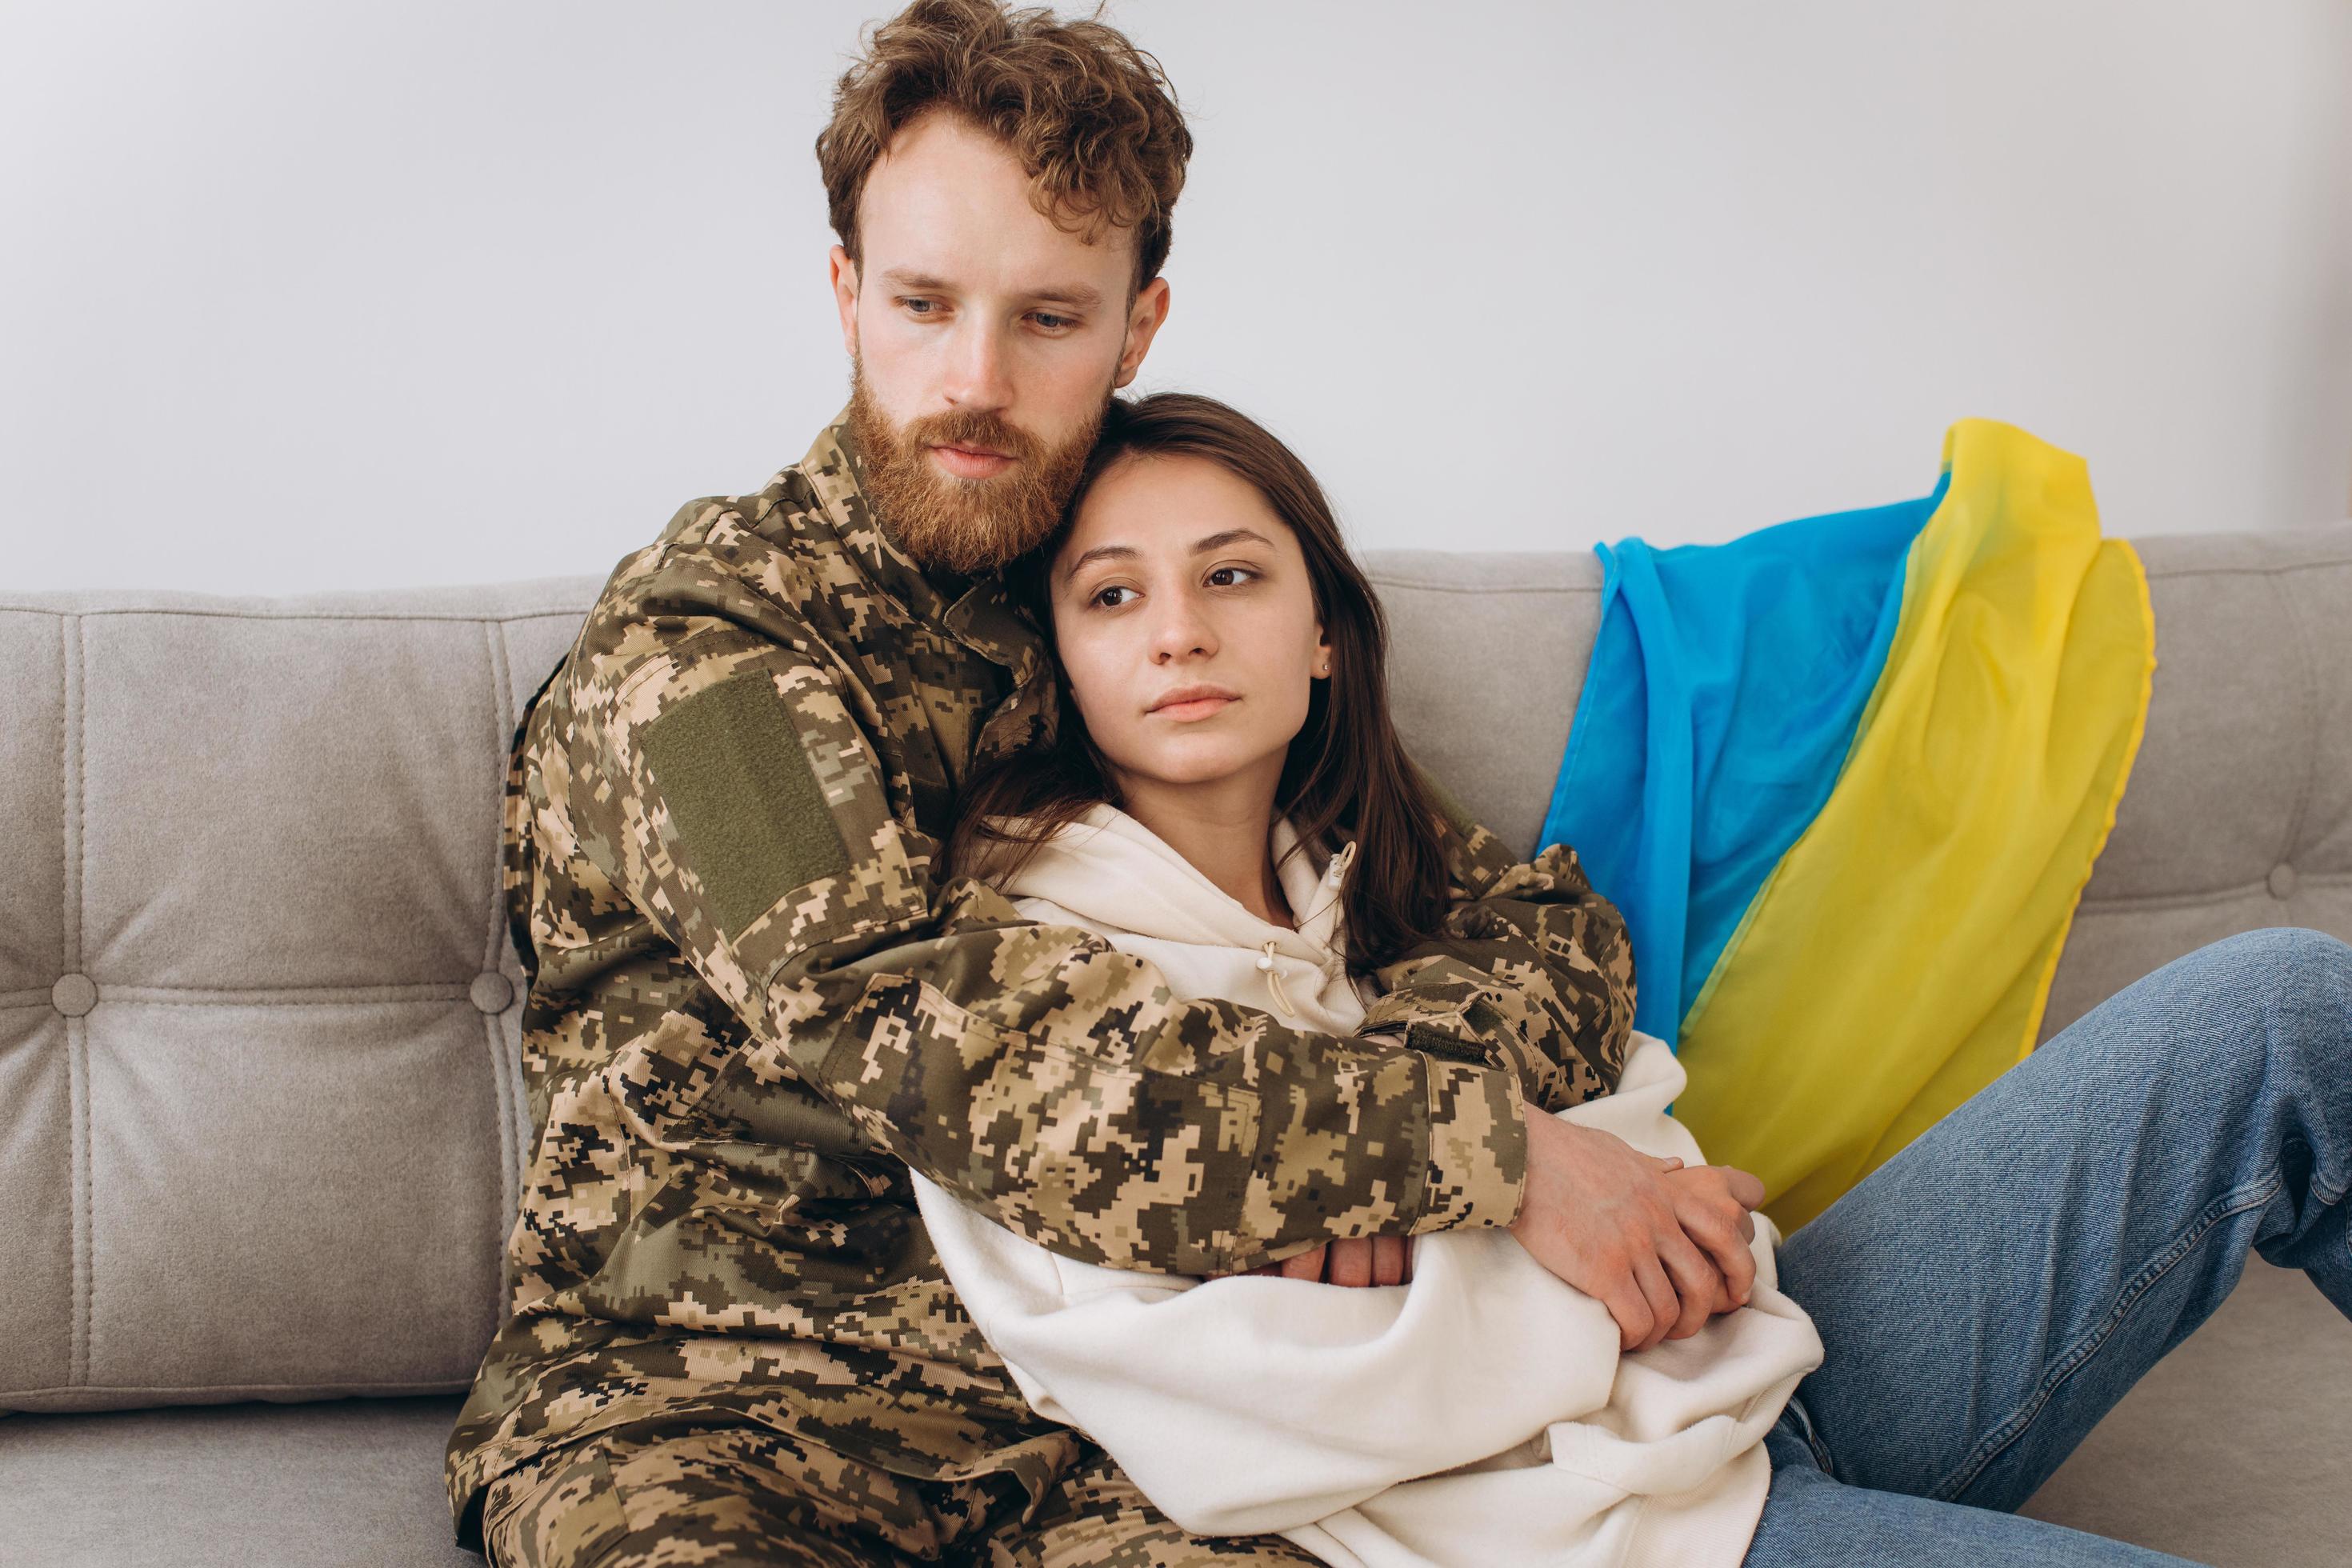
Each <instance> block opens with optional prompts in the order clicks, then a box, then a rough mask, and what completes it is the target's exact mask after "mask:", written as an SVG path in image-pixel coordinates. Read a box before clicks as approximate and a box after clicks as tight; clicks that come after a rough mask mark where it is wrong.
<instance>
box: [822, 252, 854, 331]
mask: <svg viewBox="0 0 2352 1568" xmlns="http://www.w3.org/2000/svg"><path fill="white" fill-rule="evenodd" d="M825 274H826V276H827V277H828V278H829V279H831V280H832V282H833V304H834V308H835V310H839V311H840V312H841V346H842V349H843V350H844V352H845V353H847V354H848V355H849V357H850V358H852V359H856V357H857V263H856V262H855V261H852V260H851V259H849V252H847V251H845V250H844V249H842V248H841V247H839V246H837V245H836V246H835V247H833V250H832V253H831V255H830V256H829V257H828V258H827V260H826V263H825Z"/></svg>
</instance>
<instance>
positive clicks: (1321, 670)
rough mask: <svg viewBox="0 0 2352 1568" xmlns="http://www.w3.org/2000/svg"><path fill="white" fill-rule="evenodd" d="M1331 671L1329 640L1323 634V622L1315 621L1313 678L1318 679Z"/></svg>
mask: <svg viewBox="0 0 2352 1568" xmlns="http://www.w3.org/2000/svg"><path fill="white" fill-rule="evenodd" d="M1330 673H1331V642H1330V639H1329V638H1328V637H1325V636H1324V635H1323V623H1322V622H1321V621H1318V622H1316V623H1315V678H1316V679H1318V680H1320V679H1324V678H1325V677H1327V676H1328V675H1329V674H1330Z"/></svg>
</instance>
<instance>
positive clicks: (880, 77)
mask: <svg viewBox="0 0 2352 1568" xmlns="http://www.w3.org/2000/svg"><path fill="white" fill-rule="evenodd" d="M864 43H865V46H866V52H865V54H864V55H863V56H862V57H861V58H859V59H858V60H857V62H856V64H855V65H853V66H851V67H850V68H849V69H848V70H846V71H845V72H844V73H843V74H842V78H841V80H840V82H839V83H838V84H837V85H836V86H835V89H834V95H833V121H832V123H830V124H829V125H827V126H826V127H825V128H824V131H822V132H819V133H818V135H817V139H816V161H817V166H818V168H819V169H820V170H822V171H823V172H824V194H825V201H826V205H827V206H828V208H829V209H830V213H831V216H832V219H833V228H834V232H835V234H838V235H839V236H840V237H841V245H842V248H843V249H844V250H846V251H847V252H848V253H849V258H850V259H851V260H853V261H856V260H859V259H860V258H859V255H858V248H857V243H858V242H857V200H858V197H859V196H860V195H862V194H863V193H864V191H865V189H866V175H867V174H869V173H870V172H872V170H873V167H874V162H875V160H876V159H877V158H879V157H881V156H882V154H883V153H884V152H885V151H886V150H887V148H888V147H889V145H890V139H891V138H892V137H893V136H895V135H897V134H898V132H899V131H900V130H901V129H902V128H904V127H905V126H907V125H908V124H909V123H910V122H912V121H915V120H917V119H919V118H920V117H921V116H922V115H924V114H927V113H929V112H930V111H932V110H947V111H949V112H951V113H955V114H959V115H961V116H962V117H963V118H964V119H965V120H967V121H971V123H972V124H973V125H975V126H978V127H980V128H981V129H982V130H984V131H987V132H991V133H992V134H993V135H994V136H995V137H996V138H997V139H998V140H999V141H1001V142H1003V143H1004V146H1005V148H1006V149H1007V150H1008V151H1009V152H1011V153H1013V156H1014V157H1016V158H1018V159H1020V160H1021V166H1022V167H1023V168H1024V169H1025V170H1027V171H1028V174H1029V179H1030V183H1031V187H1032V192H1033V195H1032V200H1033V201H1034V203H1035V204H1036V207H1037V210H1038V212H1040V213H1042V214H1044V215H1045V216H1046V217H1048V218H1050V219H1052V220H1053V221H1054V222H1055V223H1057V224H1060V225H1062V226H1065V227H1066V228H1071V229H1073V230H1076V229H1080V228H1083V229H1084V230H1085V232H1086V237H1087V239H1088V240H1090V241H1091V240H1094V239H1097V238H1098V237H1100V236H1101V234H1102V233H1103V231H1104V228H1105V226H1115V227H1121V228H1129V229H1132V230H1133V231H1134V235H1135V248H1136V262H1135V265H1136V271H1135V286H1136V287H1137V288H1139V289H1140V288H1141V287H1142V286H1143V285H1144V284H1146V283H1149V282H1150V281H1151V279H1154V278H1157V277H1158V276H1159V275H1160V268H1161V266H1163V265H1164V264H1165V263H1166V261H1167V259H1168V242H1169V215H1170V213H1171V211H1173V209H1174V208H1175V205H1176V195H1177V193H1178V192H1179V191H1181V190H1182V189H1183V188H1184V164H1185V163H1186V161H1187V160H1188V159H1190V158H1191V157H1192V132H1189V131H1187V130H1185V128H1184V117H1183V116H1182V115H1181V114H1180V113H1179V112H1178V111H1177V109H1176V100H1175V92H1174V89H1171V87H1170V86H1169V85H1168V78H1167V76H1166V75H1165V73H1163V72H1162V71H1161V70H1160V62H1159V61H1158V60H1156V59H1154V58H1151V56H1150V55H1148V54H1146V53H1145V52H1144V51H1142V50H1141V49H1139V48H1137V47H1135V46H1134V45H1133V44H1131V43H1129V42H1128V40H1127V37H1126V35H1125V34H1123V33H1121V32H1119V31H1118V29H1117V28H1116V27H1113V26H1109V25H1108V24H1107V23H1103V22H1100V21H1097V20H1095V19H1093V18H1091V17H1088V18H1084V19H1080V20H1076V21H1069V22H1065V21H1061V20H1059V19H1058V18H1056V17H1055V16H1054V14H1053V13H1052V12H1051V11H1049V10H1046V9H1045V8H1044V7H1042V6H1038V7H1033V8H1029V9H1024V10H1017V11H1016V10H1007V9H1005V8H1004V7H1003V5H999V4H997V3H996V0H915V3H914V4H913V5H908V7H907V8H906V9H905V10H903V11H901V12H899V13H898V15H897V16H893V17H892V18H891V19H890V20H888V21H887V22H881V23H877V24H874V25H873V26H869V27H868V28H867V29H866V33H865V36H864Z"/></svg>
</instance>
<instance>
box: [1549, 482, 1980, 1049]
mask: <svg viewBox="0 0 2352 1568" xmlns="http://www.w3.org/2000/svg"><path fill="white" fill-rule="evenodd" d="M1949 481H1950V476H1949V475H1948V474H1947V475H1946V476H1945V477H1944V478H1943V479H1939V480H1938V481H1937V485H1936V489H1935V490H1934V491H1933V492H1932V493H1931V494H1929V495H1927V496H1925V497H1922V498H1921V499H1919V500H1909V501H1900V502H1897V503H1895V505H1893V506H1883V507H1873V508H1870V509H1868V510H1860V511H1843V512H1832V513H1830V514H1828V515H1826V516H1822V517H1809V518H1800V519H1798V520H1796V521H1792V522H1783V523H1778V524H1775V525H1774V526H1772V527H1769V528H1764V529H1759V530H1757V531H1754V532H1752V533H1748V534H1744V535H1742V536H1741V537H1739V538H1738V539H1735V540H1732V541H1730V542H1727V543H1724V544H1685V545H1676V546H1675V547H1673V548H1670V549H1664V550H1659V549H1654V548H1653V547H1652V546H1650V545H1648V544H1645V543H1643V542H1642V541H1641V540H1639V539H1625V540H1621V541H1619V542H1617V543H1616V544H1614V545H1607V544H1603V545H1597V546H1595V547H1594V553H1595V554H1597V555H1598V556H1600V558H1601V626H1600V632H1599V635H1598V636H1597V637H1596V638H1595V640H1594V643H1593V649H1592V659H1591V665H1590V667H1589V668H1587V670H1586V672H1585V678H1584V688H1583V692H1582V695H1581V696H1580V698H1579V700H1578V702H1577V708H1576V717H1575V719H1574V721H1572V722H1571V724H1570V728H1569V737H1568V747H1567V750H1566V752H1564V753H1563V754H1562V756H1561V758H1560V767H1559V777H1558V779H1557V781H1556V783H1555V784H1554V785H1553V789H1552V797H1551V807H1550V810H1549V812H1548V813H1546V815H1545V817H1544V826H1543V832H1542V835H1541V837H1539V838H1538V841H1537V843H1536V846H1535V852H1537V853H1540V852H1541V851H1542V850H1543V849H1544V848H1545V847H1549V846H1550V845H1553V844H1558V843H1562V842H1565V843H1568V844H1570V845H1572V846H1574V847H1575V848H1576V851H1577V854H1578V856H1579V858H1581V859H1582V860H1583V862H1584V868H1585V872H1586V874H1587V875H1588V876H1590V877H1591V879H1592V885H1593V887H1594V888H1595V889H1597V890H1598V891H1599V892H1600V893H1601V895H1602V896H1603V897H1605V898H1607V899H1608V900H1611V901H1612V903H1614V904H1616V906H1617V907H1618V909H1619V910H1620V911H1621V912H1622V914H1623V915H1624V917H1625V921H1626V926H1627V929H1628V931H1630V932H1631V934H1632V937H1633V959H1634V966H1635V972H1636V978H1637V981H1638V987H1639V995H1638V997H1637V998H1636V1001H1635V1004H1634V1014H1633V1026H1634V1027H1636V1028H1638V1029H1641V1030H1642V1031H1643V1032H1644V1033H1646V1034H1652V1035H1655V1036H1657V1037H1659V1038H1660V1039H1663V1040H1664V1041H1666V1042H1668V1043H1669V1044H1674V1043H1675V1042H1676V1041H1677V1040H1678V1039H1679V1037H1680V1030H1681V1027H1682V1020H1683V1016H1684V1015H1685V1013H1686V1012H1687V1011H1688V1010H1689V1007H1690V1005H1691V1003H1692V1002H1693V1001H1695V1000H1696V998H1697V996H1698V993H1699V990H1700V988H1701V987H1702V986H1703V985H1705V984H1706V977H1707V975H1708V974H1709V973H1712V972H1713V970H1714V968H1715V964H1716V961H1717V959H1718V958H1719V957H1720V956H1721V954H1722V952H1723V949H1724V945H1725V943H1727V942H1729V941H1730V939H1731V935H1732V932H1733V931H1736V930H1737V929H1738V925H1739V920H1740V917H1741V916H1742V915H1743V914H1745V913H1746V912H1747V910H1748V904H1749V903H1750V902H1752V901H1753V900H1754V899H1755V897H1756V894H1757V892H1758V890H1759V889H1761V888H1762V887H1763V885H1764V882H1765V879H1767V878H1768V877H1769V876H1770V875H1771V872H1772V868H1774V867H1775V866H1777V865H1779V864H1780V858H1781V856H1783V855H1785V854H1786V853H1788V850H1789V847H1790V845H1792V844H1794V843H1795V842H1796V841H1797V839H1798V838H1799V837H1800V836H1801V835H1802V834H1803V832H1804V830H1805V828H1806V827H1807V826H1809V825H1810V824H1811V822H1812V820H1813V817H1814V816H1815V815H1816V814H1818V813H1819V812H1820V810H1821V808H1822V803H1823V802H1824V801H1826V800H1827V799H1828V798H1829V794H1830V791H1831V789H1832V787H1833V786H1834V785H1835V784H1836V783H1837V777H1838V773H1839V771H1840V770H1841V769H1842V768H1843V765H1844V763H1845V758H1846V753H1847V752H1848V751H1849V749H1850V748H1851V747H1852V745H1853V737H1854V731H1855V728H1856V726H1857V725H1858V724H1859V723H1860V722H1861V719H1862V710H1863V708H1864V706H1865V705H1866V704H1867V703H1868V702H1869V700H1870V694H1871V691H1872V690H1873V689H1874V688H1875V687H1876V686H1877V684H1878V675H1879V671H1880V669H1881V668H1883V667H1884V666H1885V662H1886V651H1887V648H1888V647H1889V646H1890V645H1891V644H1892V643H1893V642H1894V640H1895V624H1896V622H1897V620H1898V619H1899V618H1900V616H1901V613H1902V607H1903V575H1904V562H1905V558H1906V554H1907V553H1908V552H1909V550H1910V548H1911V542H1912V540H1913V539H1914V538H1915V537H1916V535H1917V534H1918V532H1919V530H1920V529H1921V528H1922V527H1924V526H1926V524H1927V519H1928V518H1929V517H1930V516H1932V515H1933V514H1934V513H1935V510H1936V509H1937V507H1938V506H1939V505H1941V504H1942V502H1943V499H1944V491H1945V488H1946V486H1947V485H1948V483H1949Z"/></svg>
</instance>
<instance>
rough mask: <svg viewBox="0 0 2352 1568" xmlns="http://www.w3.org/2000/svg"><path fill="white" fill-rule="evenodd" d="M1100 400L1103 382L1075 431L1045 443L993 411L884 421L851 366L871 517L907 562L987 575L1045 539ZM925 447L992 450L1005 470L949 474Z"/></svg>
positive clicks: (1106, 394)
mask: <svg viewBox="0 0 2352 1568" xmlns="http://www.w3.org/2000/svg"><path fill="white" fill-rule="evenodd" d="M1109 406H1110V389H1109V388H1108V386H1106V387H1105V388H1104V389H1103V399H1102V404H1101V405H1100V406H1099V407H1097V409H1096V410H1095V413H1094V416H1093V417H1092V418H1090V419H1088V420H1087V423H1086V426H1085V427H1084V428H1082V429H1080V430H1078V431H1077V432H1076V434H1074V435H1073V436H1072V437H1070V439H1069V440H1067V441H1066V442H1064V443H1062V444H1061V445H1060V446H1057V447H1051V448H1048V447H1046V446H1045V443H1043V442H1042V441H1040V440H1038V439H1037V437H1034V436H1032V435H1030V434H1029V432H1027V431H1026V430H1024V429H1022V428H1020V427H1019V426H1015V425H1013V424H1010V423H1008V422H1007V421H1005V420H1004V419H1003V418H1001V417H999V416H996V415H993V414H982V413H979V412H976V411H967V410H963V409H954V410H950V412H948V413H945V414H927V415H924V416H922V417H920V418H918V419H910V420H908V422H907V423H906V425H905V426H892V425H891V423H890V418H889V416H887V415H886V414H884V413H883V412H882V408H881V405H879V404H877V402H875V400H874V395H873V394H872V393H871V392H870V391H869V390H868V389H867V387H866V372H865V367H864V366H863V365H862V364H858V365H855V366H854V367H853V369H852V373H851V378H850V388H849V425H850V431H851V433H852V435H853V436H854V437H855V438H856V442H857V447H858V450H859V452H860V453H861V454H863V455H864V457H865V459H866V475H865V489H866V500H867V501H868V503H869V504H870V505H871V506H872V507H873V509H874V513H875V518H876V521H877V522H879V523H880V525H881V527H882V529H883V531H885V532H887V534H888V535H889V536H890V539H891V542H894V543H895V544H897V545H898V548H899V549H901V550H903V551H905V552H907V555H908V559H910V560H912V561H913V562H915V563H916V564H918V565H920V566H939V567H944V568H945V569H947V570H948V571H950V572H960V573H962V574H965V575H966V576H971V575H973V574H978V573H982V572H992V571H994V570H996V569H997V568H998V567H1001V566H1003V565H1005V564H1006V563H1009V562H1012V561H1014V560H1017V559H1019V558H1020V557H1021V556H1023V555H1025V554H1027V553H1028V552H1030V551H1032V550H1034V549H1035V548H1037V546H1039V545H1041V544H1043V543H1045V541H1046V540H1048V539H1050V538H1052V537H1053V535H1054V532H1055V530H1056V529H1057V528H1059V527H1060V526H1061V521H1062V509H1063V507H1065V506H1066V505H1067V504H1068V502H1069V499H1070V492H1071V491H1072V490H1074V489H1076V488H1077V484H1078V478H1079V476H1080V475H1082V474H1083V473H1085V472H1086V467H1087V454H1088V453H1090V452H1091V451H1093V449H1094V444H1095V437H1096V436H1097V434H1098V433H1099V432H1100V431H1101V429H1102V420H1103V414H1104V412H1105V410H1107V409H1108V407H1109ZM934 446H955V447H983V448H985V449H987V450H989V451H992V452H1002V453H1003V454H1004V455H1005V456H1006V457H1009V458H1012V459H1013V466H1012V467H1011V468H1007V469H1005V470H1004V471H1003V473H1001V474H997V475H994V476H992V478H989V479H958V478H957V477H956V476H954V475H953V474H950V473H944V472H942V471H940V468H939V466H938V465H937V464H936V463H934V462H933V461H932V460H931V458H930V456H929V452H928V451H927V450H926V448H927V447H934Z"/></svg>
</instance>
